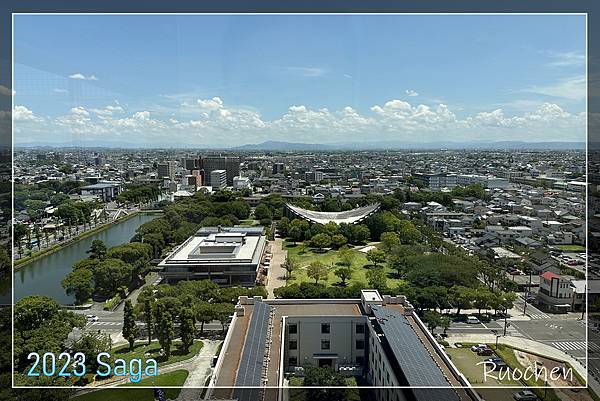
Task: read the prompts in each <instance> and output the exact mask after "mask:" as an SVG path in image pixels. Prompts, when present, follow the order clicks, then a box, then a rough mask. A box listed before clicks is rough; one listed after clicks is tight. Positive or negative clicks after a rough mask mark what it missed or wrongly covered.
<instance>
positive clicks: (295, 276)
mask: <svg viewBox="0 0 600 401" xmlns="http://www.w3.org/2000/svg"><path fill="white" fill-rule="evenodd" d="M283 246H284V249H286V250H287V251H288V257H290V258H292V259H293V260H295V261H296V262H297V263H298V266H299V267H300V268H299V269H297V270H296V271H294V272H293V273H292V277H291V278H290V279H289V280H288V284H294V283H302V282H311V283H314V281H315V280H314V279H312V278H309V277H308V276H307V275H306V269H305V267H306V266H308V265H309V264H310V263H311V262H314V261H317V260H318V261H320V262H321V263H323V264H324V265H325V266H327V267H329V269H330V273H329V276H328V278H327V280H320V281H319V283H323V284H326V285H335V284H338V283H340V282H341V280H340V279H339V277H338V276H336V275H335V274H334V271H335V270H336V269H337V268H339V267H343V266H341V265H338V264H337V263H339V261H340V259H339V257H338V251H336V250H329V251H324V252H318V251H316V250H315V249H312V248H309V247H306V248H304V247H303V246H302V244H301V243H298V244H297V245H295V246H294V244H293V243H292V242H289V241H285V242H284V244H283ZM351 252H352V254H353V255H354V259H353V260H352V265H351V266H350V267H351V268H352V270H353V272H352V277H351V278H350V279H349V280H348V281H347V283H348V284H352V283H356V282H361V283H367V278H366V273H367V271H368V269H369V268H372V265H371V262H369V261H368V260H367V257H366V255H365V254H364V253H362V252H359V251H357V250H352V251H351ZM384 268H385V271H386V272H387V276H388V281H387V285H388V287H395V286H396V285H398V284H399V283H401V282H402V281H403V280H401V279H398V278H395V274H396V273H395V271H394V270H392V269H390V268H389V267H387V266H385V267H384Z"/></svg>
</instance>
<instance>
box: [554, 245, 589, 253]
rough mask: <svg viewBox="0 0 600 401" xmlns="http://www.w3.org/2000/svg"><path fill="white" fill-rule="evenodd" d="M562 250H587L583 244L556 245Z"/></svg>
mask: <svg viewBox="0 0 600 401" xmlns="http://www.w3.org/2000/svg"><path fill="white" fill-rule="evenodd" d="M554 246H555V247H556V248H558V249H560V250H561V251H567V252H585V247H584V246H581V245H554Z"/></svg>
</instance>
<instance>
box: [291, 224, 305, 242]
mask: <svg viewBox="0 0 600 401" xmlns="http://www.w3.org/2000/svg"><path fill="white" fill-rule="evenodd" d="M303 236H304V232H303V231H302V229H301V228H300V227H298V226H290V229H289V231H288V237H290V238H291V239H292V241H293V242H294V245H296V242H298V241H301V240H302V238H303Z"/></svg>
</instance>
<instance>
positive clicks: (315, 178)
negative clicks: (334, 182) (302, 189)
mask: <svg viewBox="0 0 600 401" xmlns="http://www.w3.org/2000/svg"><path fill="white" fill-rule="evenodd" d="M306 181H308V182H321V181H323V172H322V171H319V170H315V171H309V172H307V173H306Z"/></svg>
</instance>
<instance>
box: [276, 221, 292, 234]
mask: <svg viewBox="0 0 600 401" xmlns="http://www.w3.org/2000/svg"><path fill="white" fill-rule="evenodd" d="M289 228H290V220H289V219H288V218H287V217H282V218H281V220H279V221H278V222H277V232H278V233H279V234H280V235H281V236H282V237H287V235H288V230H289Z"/></svg>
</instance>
